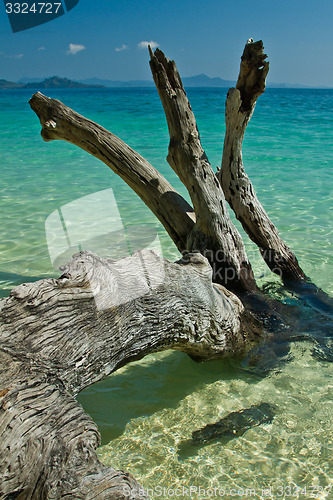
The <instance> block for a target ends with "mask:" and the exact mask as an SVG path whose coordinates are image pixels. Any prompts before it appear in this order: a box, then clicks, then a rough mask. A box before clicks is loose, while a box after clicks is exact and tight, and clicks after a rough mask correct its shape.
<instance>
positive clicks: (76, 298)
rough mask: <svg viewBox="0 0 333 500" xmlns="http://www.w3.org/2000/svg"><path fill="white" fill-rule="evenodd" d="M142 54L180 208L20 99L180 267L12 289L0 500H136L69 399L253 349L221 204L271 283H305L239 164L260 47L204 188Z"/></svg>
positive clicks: (171, 91) (141, 262) (161, 183)
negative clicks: (83, 156) (166, 352)
mask: <svg viewBox="0 0 333 500" xmlns="http://www.w3.org/2000/svg"><path fill="white" fill-rule="evenodd" d="M150 55H151V61H150V64H151V69H152V73H153V77H154V80H155V83H156V86H157V89H158V92H159V95H160V97H161V101H162V104H163V106H164V109H165V114H166V118H167V123H168V127H169V132H170V145H169V155H168V161H169V163H170V165H171V166H172V168H173V169H174V170H175V172H176V173H177V175H178V176H179V178H180V179H181V181H182V182H183V183H184V185H185V186H186V188H187V190H188V192H189V194H190V197H191V201H192V204H193V208H192V207H191V206H190V205H189V204H188V203H187V201H185V199H183V198H182V197H181V196H180V195H179V193H177V192H176V191H175V190H174V189H173V187H172V186H171V185H170V184H169V183H168V182H167V181H166V180H165V179H164V177H163V176H162V175H161V174H160V173H159V172H158V171H157V170H155V169H154V167H152V166H151V165H150V164H149V163H148V162H147V161H146V160H145V159H144V158H142V157H141V156H140V155H139V154H137V153H136V152H135V151H133V150H132V149H131V148H130V147H129V146H127V145H126V144H125V143H123V142H122V141H121V140H120V139H119V138H118V137H116V136H114V135H113V134H112V133H111V132H108V131H107V130H105V129H103V128H102V127H100V126H99V125H97V124H95V123H93V122H91V121H90V120H88V119H86V118H84V117H83V116H81V115H79V114H77V113H75V112H74V111H72V110H71V109H69V108H68V107H66V106H65V105H64V104H62V103H61V102H60V101H57V100H55V99H50V98H48V97H45V96H43V95H42V94H40V93H37V94H36V95H35V96H33V98H32V99H31V101H30V104H31V107H32V109H33V110H34V111H35V112H36V114H37V115H38V117H39V120H40V123H41V125H42V137H43V139H44V140H45V141H50V140H56V139H61V140H65V141H68V142H71V143H72V144H76V145H77V146H79V147H81V148H82V149H84V150H86V151H87V152H89V153H90V154H92V155H94V156H96V157H97V158H99V159H100V160H101V161H103V162H104V163H105V164H107V165H108V166H109V167H110V168H112V169H113V171H114V172H116V173H117V174H118V175H120V176H121V177H122V178H123V180H124V181H125V182H127V183H128V185H129V186H131V188H132V189H133V190H134V191H135V192H136V193H137V194H138V195H139V196H140V198H141V199H142V200H143V201H144V202H145V203H146V205H147V206H148V207H149V208H150V209H151V210H152V212H153V213H154V214H155V215H156V217H157V218H158V219H159V220H160V221H161V223H162V224H163V225H164V227H165V229H166V231H167V232H168V234H169V235H170V237H171V239H172V240H173V241H174V242H175V244H176V245H177V248H178V249H179V251H180V252H181V253H183V257H182V258H181V260H179V261H178V262H176V263H170V262H168V261H165V260H163V259H161V258H159V257H158V256H157V255H156V254H154V253H152V252H149V251H140V252H137V253H135V254H133V255H132V256H131V257H129V258H126V259H122V260H120V261H112V260H108V259H102V258H100V257H98V256H97V255H95V254H93V253H91V252H83V253H80V254H76V255H75V256H74V257H73V259H72V260H71V261H70V262H69V263H68V264H67V265H66V266H65V268H64V269H63V274H62V275H61V277H60V278H59V279H57V280H54V279H49V280H42V281H39V282H36V283H32V284H31V283H30V284H25V285H21V286H19V287H17V288H15V289H14V290H13V291H12V292H11V295H10V297H9V298H8V299H4V300H1V301H0V338H1V346H0V357H1V366H2V368H1V372H0V436H1V441H0V443H1V444H0V455H1V456H0V475H1V484H0V495H1V498H6V499H13V498H19V499H29V498H32V499H58V498H65V497H66V498H73V499H74V498H75V499H93V498H94V499H121V498H128V499H129V498H139V497H140V495H141V493H140V487H139V485H138V484H137V482H136V481H135V479H134V478H132V477H131V476H130V475H129V474H127V473H124V472H122V471H115V470H114V469H112V468H108V467H105V466H103V465H102V464H101V463H99V461H98V460H97V457H96V448H97V447H98V445H99V433H98V430H97V427H96V425H95V424H94V422H93V421H92V420H91V419H90V418H89V417H88V416H87V415H85V414H84V412H83V409H82V408H81V406H80V405H79V404H78V403H77V401H76V400H75V396H76V395H77V394H78V392H79V391H80V390H82V389H83V388H85V387H87V386H88V385H90V384H93V383H94V382H96V381H98V380H101V379H102V378H103V377H106V376H107V375H109V374H111V373H112V372H114V371H115V370H117V368H119V367H121V366H123V365H124V364H126V363H128V362H130V361H131V360H135V359H139V358H141V357H143V356H145V355H146V354H148V353H150V352H154V351H159V350H163V349H170V348H171V349H177V350H181V351H183V352H186V353H187V354H188V355H190V356H191V357H192V358H194V359H196V360H198V361H202V360H206V359H215V358H221V357H231V356H237V355H241V354H242V353H244V352H246V351H247V350H248V349H249V347H250V346H251V345H252V343H253V341H257V340H258V339H260V337H261V334H262V333H263V325H262V323H261V322H260V321H259V320H258V319H256V318H255V317H254V316H253V315H252V314H251V313H249V312H248V311H246V310H245V308H244V305H243V303H242V302H241V300H240V299H242V298H244V297H245V295H247V296H248V292H249V291H250V292H252V295H251V296H252V297H253V292H257V288H256V283H255V280H254V277H253V273H252V269H251V264H250V262H249V259H248V257H247V255H246V252H245V249H244V245H243V242H242V238H241V236H240V234H239V233H238V231H237V230H236V228H235V227H234V226H233V224H232V222H231V220H230V217H229V214H228V210H227V205H226V200H227V201H228V202H229V204H230V206H231V207H232V208H233V209H234V210H235V213H236V216H237V217H238V218H239V219H240V220H241V222H242V224H243V226H244V228H245V229H246V230H247V232H248V233H249V234H250V236H251V238H252V239H253V240H254V241H255V242H256V243H257V244H258V245H259V246H260V248H261V250H262V253H263V256H264V258H265V260H266V262H267V263H268V265H269V266H270V268H272V269H273V270H274V271H276V269H277V268H278V269H279V270H281V273H282V277H283V278H284V279H286V278H288V277H292V278H293V279H296V280H298V281H300V282H302V281H303V280H304V279H305V275H304V273H303V272H302V270H301V269H300V268H299V266H298V263H297V260H296V258H295V257H294V255H293V254H292V253H291V251H289V249H288V247H287V246H286V245H285V244H284V242H283V241H282V240H281V239H280V237H279V236H278V234H277V231H276V229H275V227H274V226H273V225H272V223H271V222H270V220H269V218H268V216H267V214H266V213H265V212H264V210H263V209H262V207H261V205H260V203H259V201H258V200H257V198H256V196H255V194H254V191H253V188H252V185H251V182H250V180H249V179H248V177H247V176H246V174H245V172H244V168H243V164H242V157H241V144H242V138H243V135H244V132H245V127H246V125H247V123H248V121H249V119H250V117H251V114H252V112H253V109H254V105H255V101H256V99H257V97H258V95H260V93H262V91H263V90H264V83H265V77H266V74H267V70H268V66H267V63H266V62H265V57H266V56H265V55H264V54H263V47H262V42H256V43H248V44H247V45H246V47H245V50H244V54H243V59H242V65H241V72H240V77H239V79H238V82H237V88H236V89H231V90H230V91H229V94H228V98H227V108H226V120H227V132H226V138H225V145H224V153H223V161H222V170H221V172H220V173H219V174H218V176H216V174H215V173H214V172H213V170H212V167H211V165H210V164H209V161H208V159H207V156H206V154H205V152H204V151H203V149H202V146H201V143H200V137H199V132H198V130H197V126H196V122H195V118H194V115H193V112H192V110H191V107H190V104H189V101H188V99H187V96H186V92H185V90H184V88H183V85H182V82H181V78H180V76H179V74H178V71H177V68H176V65H175V63H174V62H173V61H169V60H167V59H166V57H165V56H164V54H163V52H161V51H160V50H156V51H155V53H153V52H152V51H150ZM221 186H222V187H221ZM266 250H267V251H269V252H270V253H265V252H266ZM206 257H207V258H206ZM207 259H208V260H207ZM212 279H213V280H212ZM234 293H237V295H238V297H237V296H236V295H235V294H234ZM252 302H253V299H252ZM143 497H144V495H143V496H141V498H143Z"/></svg>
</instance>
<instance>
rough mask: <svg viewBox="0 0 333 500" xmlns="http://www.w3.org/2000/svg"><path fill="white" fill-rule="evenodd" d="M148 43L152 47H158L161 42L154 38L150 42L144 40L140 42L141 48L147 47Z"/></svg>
mask: <svg viewBox="0 0 333 500" xmlns="http://www.w3.org/2000/svg"><path fill="white" fill-rule="evenodd" d="M148 45H150V46H151V48H152V49H156V47H158V46H159V43H158V42H154V41H153V40H151V41H150V42H146V41H142V42H140V43H138V48H139V49H147V48H148Z"/></svg>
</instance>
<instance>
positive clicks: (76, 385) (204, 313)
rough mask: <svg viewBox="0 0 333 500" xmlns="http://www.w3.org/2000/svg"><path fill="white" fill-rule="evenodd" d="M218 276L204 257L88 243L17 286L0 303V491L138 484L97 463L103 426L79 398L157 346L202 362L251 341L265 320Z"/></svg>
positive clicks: (106, 489) (105, 494)
mask: <svg viewBox="0 0 333 500" xmlns="http://www.w3.org/2000/svg"><path fill="white" fill-rule="evenodd" d="M211 274H212V273H211V268H210V265H209V263H208V261H207V259H205V258H204V257H203V256H202V255H200V254H188V255H186V256H185V257H184V258H183V259H182V260H181V261H179V262H178V263H175V264H173V263H171V262H168V261H166V260H163V259H161V258H160V257H158V256H157V255H156V254H155V253H153V252H152V251H148V250H146V251H139V252H137V253H135V254H133V255H132V256H131V257H128V258H125V259H122V260H120V261H111V260H107V259H101V258H100V257H98V256H97V255H95V254H93V253H91V252H82V253H80V254H77V255H75V256H74V258H73V259H72V260H71V261H70V262H69V264H68V265H67V266H66V267H65V269H63V274H62V276H61V277H60V278H59V279H57V280H55V279H49V280H43V281H39V282H36V283H30V284H25V285H21V286H19V287H17V288H15V289H14V290H13V291H12V292H11V296H10V297H9V298H8V299H5V300H3V301H2V302H1V310H0V324H1V327H0V338H1V349H0V357H1V366H2V371H1V374H0V380H1V386H0V389H1V391H0V405H1V406H0V435H1V450H0V474H1V486H0V494H1V498H16V496H15V495H18V498H33V499H43V498H47V499H57V498H63V497H64V496H66V498H82V499H89V498H94V499H95V498H98V499H112V498H125V497H126V495H125V494H124V492H125V491H128V490H129V489H130V490H133V491H134V490H139V489H140V488H139V485H138V484H137V483H136V481H135V480H134V479H133V478H132V477H131V476H130V475H128V474H125V473H123V472H121V471H115V470H113V469H110V468H107V467H105V466H103V465H102V464H101V463H99V461H98V460H97V457H96V448H97V447H98V445H99V434H98V430H97V427H96V425H95V424H94V422H93V421H92V420H91V419H90V417H88V415H86V414H85V413H84V411H83V409H82V407H81V406H80V405H79V403H78V402H77V401H76V400H75V396H76V395H77V394H78V392H79V391H80V390H82V389H83V388H85V387H87V386H88V385H90V384H92V383H94V382H97V381H98V380H101V379H102V378H103V377H105V376H107V375H109V374H110V373H112V372H114V371H115V370H116V369H117V368H119V367H120V366H123V365H124V364H126V363H128V362H129V361H131V360H134V359H138V358H141V357H143V356H145V355H146V354H148V353H150V352H155V351H160V350H164V349H177V350H181V351H183V352H186V353H188V354H189V355H190V356H191V357H193V358H195V359H197V360H204V359H214V358H220V357H225V356H227V357H230V356H233V355H235V353H241V352H242V351H244V350H245V349H246V348H248V346H249V344H250V343H249V340H250V339H252V340H254V339H255V338H256V337H257V335H258V334H260V325H259V324H258V323H257V322H255V321H254V320H253V321H251V319H250V316H249V315H248V314H247V313H246V312H245V310H244V307H243V305H242V303H241V302H240V300H239V299H238V298H237V297H236V296H235V295H233V294H232V293H230V292H228V291H227V290H226V289H224V288H223V287H222V286H220V285H214V284H212V280H211ZM138 496H139V495H136V496H135V498H136V497H138Z"/></svg>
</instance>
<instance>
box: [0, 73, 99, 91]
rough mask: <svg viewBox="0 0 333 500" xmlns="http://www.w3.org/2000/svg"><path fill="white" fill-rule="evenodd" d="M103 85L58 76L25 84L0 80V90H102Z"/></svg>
mask: <svg viewBox="0 0 333 500" xmlns="http://www.w3.org/2000/svg"><path fill="white" fill-rule="evenodd" d="M103 87H104V85H92V84H85V83H80V82H75V81H73V80H69V79H68V78H60V77H59V76H51V77H50V78H45V80H41V81H32V82H27V83H20V82H8V81H7V80H0V89H5V90H6V89H37V88H38V89H84V88H103Z"/></svg>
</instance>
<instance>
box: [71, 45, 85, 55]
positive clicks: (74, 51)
mask: <svg viewBox="0 0 333 500" xmlns="http://www.w3.org/2000/svg"><path fill="white" fill-rule="evenodd" d="M81 50H85V46H84V45H80V44H78V43H70V44H69V45H68V50H67V55H70V56H74V55H75V54H77V53H78V52H81Z"/></svg>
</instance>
